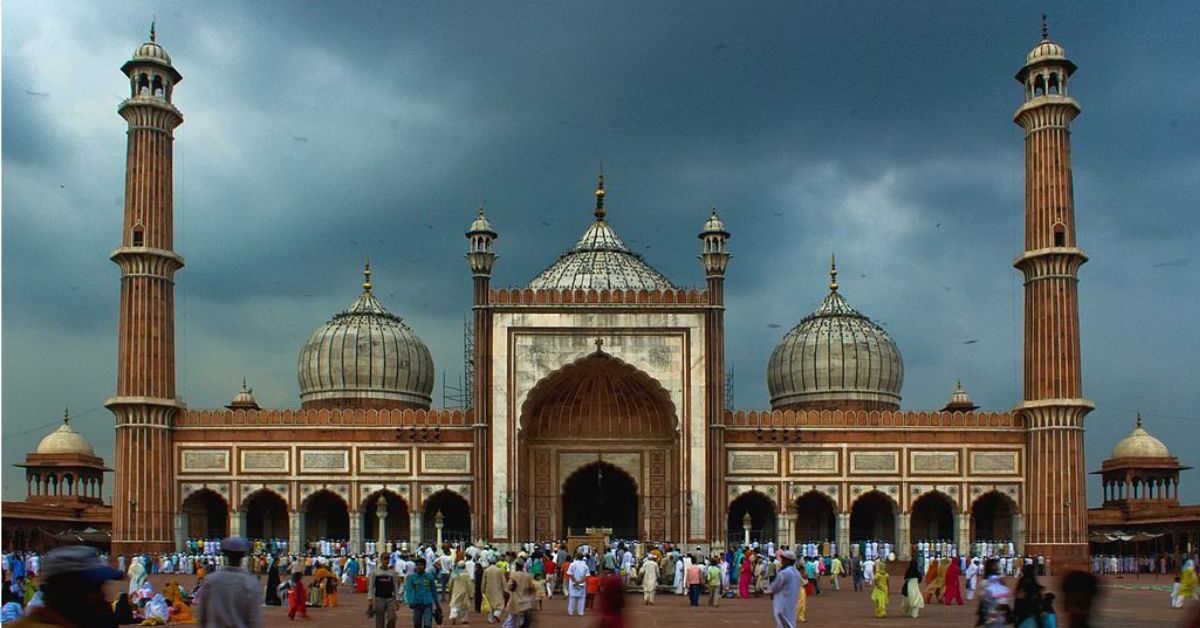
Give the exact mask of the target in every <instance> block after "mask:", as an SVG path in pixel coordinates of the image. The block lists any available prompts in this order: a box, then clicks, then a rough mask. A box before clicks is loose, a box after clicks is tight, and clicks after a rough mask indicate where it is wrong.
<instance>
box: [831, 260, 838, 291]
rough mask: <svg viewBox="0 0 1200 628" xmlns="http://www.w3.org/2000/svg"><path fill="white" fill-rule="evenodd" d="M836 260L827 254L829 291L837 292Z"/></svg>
mask: <svg viewBox="0 0 1200 628" xmlns="http://www.w3.org/2000/svg"><path fill="white" fill-rule="evenodd" d="M837 289H838V284H837V258H836V257H834V255H833V253H830V254H829V291H830V292H837Z"/></svg>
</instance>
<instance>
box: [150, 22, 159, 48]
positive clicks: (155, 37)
mask: <svg viewBox="0 0 1200 628" xmlns="http://www.w3.org/2000/svg"><path fill="white" fill-rule="evenodd" d="M157 24H158V16H157V15H156V16H154V17H153V18H151V20H150V41H152V42H157V41H158V31H157V28H155V27H156V26H157Z"/></svg>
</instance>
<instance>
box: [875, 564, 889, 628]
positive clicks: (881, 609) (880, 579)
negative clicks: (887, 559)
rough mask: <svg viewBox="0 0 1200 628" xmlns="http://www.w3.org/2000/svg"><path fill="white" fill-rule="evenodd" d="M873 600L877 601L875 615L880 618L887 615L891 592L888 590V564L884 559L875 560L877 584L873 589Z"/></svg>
mask: <svg viewBox="0 0 1200 628" xmlns="http://www.w3.org/2000/svg"><path fill="white" fill-rule="evenodd" d="M871 601H872V602H874V603H875V617H877V618H880V619H883V618H884V617H887V607H888V602H890V601H891V592H890V591H888V572H887V564H886V563H884V562H883V560H877V561H875V584H874V585H873V588H872V589H871Z"/></svg>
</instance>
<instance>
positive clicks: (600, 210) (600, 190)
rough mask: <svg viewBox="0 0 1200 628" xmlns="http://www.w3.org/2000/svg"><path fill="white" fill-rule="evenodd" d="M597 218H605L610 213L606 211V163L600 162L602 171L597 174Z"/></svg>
mask: <svg viewBox="0 0 1200 628" xmlns="http://www.w3.org/2000/svg"><path fill="white" fill-rule="evenodd" d="M594 213H595V215H596V220H604V216H605V215H606V214H607V213H608V212H606V211H604V164H603V163H601V164H600V173H599V174H597V175H596V211H595V212H594Z"/></svg>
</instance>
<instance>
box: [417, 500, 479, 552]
mask: <svg viewBox="0 0 1200 628" xmlns="http://www.w3.org/2000/svg"><path fill="white" fill-rule="evenodd" d="M439 512H440V513H442V542H443V543H449V542H451V541H470V540H471V506H470V505H469V504H467V500H465V499H463V498H462V496H461V495H459V494H458V493H455V492H454V491H451V490H443V491H440V492H438V493H434V494H433V495H430V496H429V497H427V498H426V499H425V511H424V513H423V514H422V516H421V531H422V533H423V535H424V537H425V538H424V539H422V540H423V541H425V542H427V543H431V542H434V541H437V515H438V513H439Z"/></svg>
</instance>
